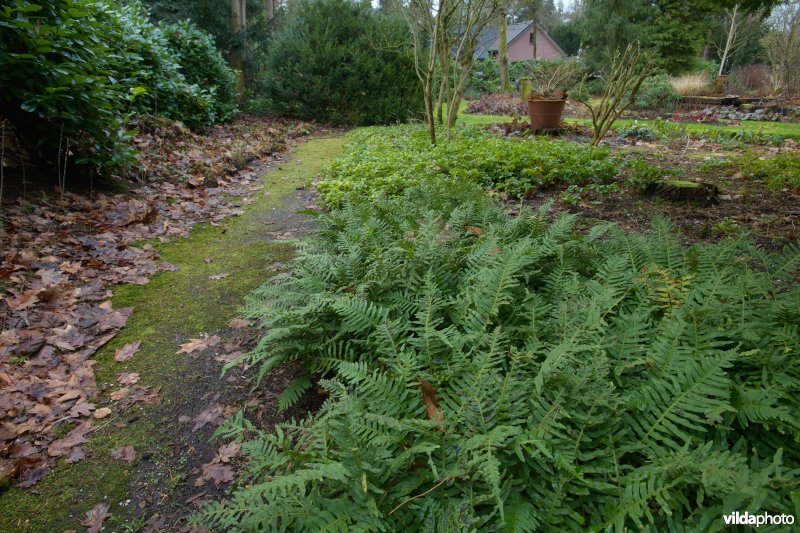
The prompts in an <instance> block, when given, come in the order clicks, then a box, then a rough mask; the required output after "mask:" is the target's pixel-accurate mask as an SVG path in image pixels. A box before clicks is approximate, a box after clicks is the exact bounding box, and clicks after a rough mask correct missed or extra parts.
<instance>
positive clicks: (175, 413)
mask: <svg viewBox="0 0 800 533" xmlns="http://www.w3.org/2000/svg"><path fill="white" fill-rule="evenodd" d="M343 142H344V141H343V137H342V136H333V137H318V138H314V139H311V140H309V141H308V142H306V143H303V144H300V145H299V146H298V147H297V149H296V150H295V151H294V152H293V153H292V154H290V156H289V157H290V160H289V161H288V162H286V163H284V164H281V165H279V166H278V167H277V168H273V169H271V170H268V171H267V172H266V173H265V174H264V177H263V189H262V190H261V191H259V192H258V193H255V194H254V196H253V197H252V199H253V200H254V201H253V202H252V203H250V204H249V205H247V206H246V209H245V214H244V215H242V216H240V217H235V218H230V219H228V220H226V221H225V223H223V224H221V225H219V226H211V225H200V226H197V227H196V228H195V229H194V231H193V232H192V234H191V236H190V237H188V238H185V239H179V240H176V241H174V242H171V243H168V244H165V245H157V246H158V247H159V249H160V251H161V255H162V259H163V260H164V261H167V262H169V263H172V264H174V265H177V266H178V270H176V271H174V272H165V273H162V274H159V275H157V276H155V277H154V278H153V279H152V280H151V281H150V283H149V284H148V285H144V286H135V285H122V286H117V287H115V288H114V298H113V303H114V307H115V308H118V307H127V306H130V307H134V309H135V310H134V313H133V315H132V316H131V318H130V320H129V321H128V324H127V326H126V327H125V329H124V330H123V331H122V332H121V333H120V334H119V335H118V336H117V337H116V338H115V339H114V341H113V342H112V343H110V344H109V345H107V346H106V347H105V348H104V349H103V350H102V351H101V352H100V353H98V354H97V361H98V364H97V366H96V367H95V371H96V377H97V381H98V384H99V385H100V386H101V387H105V389H106V392H110V391H113V390H115V389H118V388H119V385H117V384H116V377H117V374H118V373H119V372H136V373H139V374H140V376H141V378H140V381H139V384H144V385H147V386H149V387H151V388H152V389H159V392H160V394H161V396H162V401H161V403H160V404H158V405H148V404H143V403H137V404H134V405H133V406H132V407H130V408H129V409H128V410H127V411H125V412H123V413H114V415H112V416H110V417H109V419H108V422H106V421H105V420H103V421H97V423H96V424H95V425H96V426H103V427H102V429H100V430H99V431H96V432H95V433H94V434H93V435H92V436H91V438H90V440H89V443H88V444H87V445H85V449H86V451H87V456H88V457H87V458H86V459H85V460H83V461H81V462H79V463H76V464H72V465H65V464H63V463H60V464H59V466H58V467H57V468H56V469H54V471H52V472H51V473H50V474H49V475H48V476H46V477H45V478H44V479H43V480H42V481H41V482H39V483H38V484H37V485H36V486H34V487H33V488H31V489H28V490H20V489H10V490H8V491H6V492H5V493H3V494H2V496H0V531H4V532H5V531H47V532H51V531H64V530H70V529H74V530H80V529H82V527H81V526H80V521H81V520H82V519H84V517H85V514H86V512H87V511H88V510H89V509H91V508H92V507H94V506H95V505H96V504H98V503H101V502H106V503H109V504H110V505H111V510H110V512H111V515H112V516H111V517H110V518H109V520H107V521H106V523H105V530H106V531H136V530H139V529H141V528H143V526H144V524H145V517H146V515H149V514H152V512H153V509H155V510H157V511H158V512H159V513H162V514H166V515H167V516H166V519H174V517H175V516H177V517H179V518H185V516H187V515H188V514H189V513H190V512H191V506H190V505H188V504H187V503H186V501H185V495H186V494H193V493H197V492H198V491H199V490H200V489H196V488H194V481H195V479H196V478H197V475H194V476H193V475H191V471H192V469H193V468H196V467H197V466H199V465H200V464H202V462H205V461H208V459H209V457H210V455H209V453H208V452H209V450H211V446H210V445H209V444H208V438H209V437H210V435H211V433H212V431H213V429H212V428H211V427H210V426H206V427H205V428H203V429H202V430H200V431H197V432H193V431H192V424H191V423H188V424H187V423H185V422H184V423H181V422H179V421H178V418H179V417H183V418H184V421H185V420H186V419H187V418H191V419H193V418H194V417H196V416H197V415H198V414H199V413H200V412H202V411H203V410H204V409H206V408H207V407H208V406H209V405H210V404H211V403H214V402H219V403H226V405H227V406H228V407H230V408H234V407H236V408H238V407H239V406H240V405H241V404H239V405H236V402H237V401H239V402H242V401H244V399H246V391H247V390H249V384H247V383H246V382H244V381H243V380H233V379H231V378H230V377H221V376H220V367H221V363H219V362H217V361H215V360H214V359H213V357H212V356H208V355H206V356H201V357H196V358H193V357H191V356H187V355H186V354H182V355H176V352H177V351H178V349H179V345H180V344H182V343H185V342H187V341H188V340H189V339H190V338H197V337H200V335H201V334H204V333H205V334H214V333H219V332H223V331H225V330H226V329H227V326H226V325H227V323H228V321H229V320H230V319H231V318H235V317H236V316H237V310H238V309H239V307H240V305H241V304H242V302H243V300H244V298H245V296H246V295H247V294H248V292H250V291H251V290H252V289H254V288H255V287H257V286H258V285H259V284H261V283H263V282H264V281H265V280H267V279H268V278H269V277H270V276H272V275H274V274H275V273H277V272H278V271H279V270H280V266H281V265H282V264H283V263H284V262H285V261H286V260H287V259H288V258H290V257H291V255H292V251H293V249H292V246H291V245H290V244H287V243H285V242H283V243H282V242H279V241H280V240H281V238H286V237H291V236H296V235H298V234H299V233H301V232H303V231H304V230H306V229H307V228H308V225H309V220H308V218H307V217H304V216H303V215H301V214H298V213H297V211H298V210H301V209H303V205H304V203H305V202H306V200H307V199H308V197H309V193H308V191H306V190H305V189H306V188H307V187H306V186H308V185H309V184H310V183H311V181H312V180H313V178H314V177H315V176H317V175H318V174H319V172H320V169H321V166H322V165H323V164H324V163H325V162H326V161H328V160H329V159H330V158H331V157H333V156H335V155H336V154H337V153H338V151H339V150H340V149H341V146H342V144H343ZM154 245H155V244H154ZM218 274H227V277H224V278H222V279H216V280H213V279H210V276H213V275H218ZM134 341H141V342H142V345H141V351H140V352H139V353H137V354H136V355H135V356H134V357H133V358H132V359H131V360H129V361H127V362H125V363H118V362H115V361H114V359H113V355H114V351H115V349H117V348H120V347H122V346H123V345H125V344H127V343H130V342H134ZM273 383H274V381H273ZM279 392H280V391H276V394H275V395H274V396H275V397H277V393H279ZM270 408H272V409H273V411H274V406H267V409H270ZM103 422H106V423H105V424H103ZM126 445H132V446H134V448H135V450H136V460H135V461H134V462H133V463H132V464H128V463H126V462H123V461H119V460H115V459H112V458H111V457H110V455H109V454H110V452H111V450H114V449H115V448H118V447H121V446H126ZM211 455H213V453H211ZM214 492H215V489H214V487H213V485H211V486H210V487H209V489H208V493H209V496H210V497H213V496H215V494H214ZM165 510H167V511H166V512H164V511H165ZM170 510H171V511H172V512H170ZM170 515H172V516H170ZM174 525H177V524H174V523H170V522H168V523H165V524H164V526H165V527H166V528H167V529H170V528H171V527H172V526H174Z"/></svg>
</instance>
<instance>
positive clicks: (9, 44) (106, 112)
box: [0, 0, 134, 166]
mask: <svg viewBox="0 0 800 533" xmlns="http://www.w3.org/2000/svg"><path fill="white" fill-rule="evenodd" d="M124 37H125V33H124V31H123V29H122V26H121V24H120V22H119V14H118V12H116V11H114V10H113V9H111V8H110V7H109V5H108V4H107V3H106V2H103V1H89V0H63V1H62V0H59V1H56V0H50V1H41V2H28V1H25V0H17V1H15V2H13V3H10V4H6V5H4V6H3V7H2V8H0V86H2V87H3V90H2V91H0V103H2V107H3V110H4V113H6V114H7V115H8V118H9V119H10V120H11V121H12V122H13V123H14V125H15V127H16V129H17V131H18V132H19V133H20V135H21V137H22V139H23V141H25V142H26V144H27V145H28V149H29V151H31V152H32V153H41V154H44V157H45V158H46V159H49V160H51V161H53V160H55V159H56V158H59V157H63V155H62V154H61V150H60V148H62V147H64V146H66V145H69V149H70V150H71V151H73V152H74V153H75V154H77V158H78V161H79V162H83V163H89V164H93V165H97V166H110V165H114V164H116V163H120V162H122V161H130V160H131V159H132V158H133V151H132V150H131V149H130V148H129V147H127V146H126V145H125V143H124V135H125V120H126V117H127V114H128V112H129V111H130V107H131V92H130V91H131V89H132V88H133V87H134V85H133V84H131V83H129V82H128V80H126V79H123V78H122V77H121V76H115V74H117V73H118V72H119V70H120V68H119V67H120V62H121V61H122V59H121V58H119V57H118V55H117V53H116V52H117V51H118V50H117V48H116V47H117V46H118V45H119V43H120V42H122V41H123V40H124Z"/></svg>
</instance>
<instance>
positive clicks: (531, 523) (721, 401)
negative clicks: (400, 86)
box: [202, 181, 800, 531]
mask: <svg viewBox="0 0 800 533" xmlns="http://www.w3.org/2000/svg"><path fill="white" fill-rule="evenodd" d="M574 224H575V219H574V218H573V217H572V216H570V215H564V216H560V217H558V218H556V219H555V220H552V221H551V220H550V219H549V217H548V215H547V208H546V207H545V208H542V209H540V210H538V211H531V210H528V209H522V210H521V211H520V212H519V213H518V215H517V216H509V215H508V214H507V208H505V207H502V206H498V205H495V204H494V203H493V202H492V201H490V200H488V199H487V197H486V196H485V195H483V194H482V193H481V191H480V190H477V189H473V188H472V186H467V185H463V184H462V185H458V184H454V183H447V182H444V181H434V182H429V183H426V184H424V185H422V186H421V188H419V187H411V188H409V189H407V190H406V191H405V192H404V194H403V195H402V196H399V197H383V198H380V199H377V200H375V199H364V198H361V199H357V200H354V201H352V202H348V203H347V205H346V207H345V208H343V209H341V210H335V211H333V212H331V213H330V214H328V215H325V216H323V217H322V220H321V223H320V227H319V228H320V229H319V234H318V238H317V239H316V240H314V241H313V242H311V243H307V244H305V245H304V246H303V247H302V248H301V249H300V254H299V257H298V258H297V259H296V260H295V261H294V262H293V264H292V268H291V272H290V273H289V274H288V275H286V276H284V277H283V278H280V282H279V283H277V284H274V283H273V284H267V285H265V286H264V287H262V288H261V289H259V290H258V291H257V292H256V293H255V295H254V297H253V299H252V301H251V302H250V304H249V316H250V317H251V318H254V319H258V320H261V321H262V323H263V324H264V326H266V328H267V333H266V335H265V336H264V337H263V339H262V340H261V342H260V344H259V345H258V347H257V348H256V349H255V351H254V352H252V353H251V354H250V355H249V356H247V358H248V360H249V362H250V363H254V364H255V365H259V366H260V368H261V371H262V374H263V373H264V372H267V371H268V370H269V369H271V368H274V367H275V365H277V364H279V363H280V362H283V361H286V360H293V359H300V360H301V361H302V362H303V363H304V364H305V365H306V367H307V369H308V372H309V374H308V376H309V377H306V378H301V379H299V380H296V381H295V382H294V383H293V384H292V385H291V386H290V387H289V388H288V389H287V390H286V391H285V392H284V394H283V397H282V399H281V401H282V404H283V405H284V406H285V405H289V404H291V403H292V402H293V401H294V400H296V399H297V398H298V397H299V396H300V395H301V394H302V392H303V391H304V390H306V389H308V388H309V387H310V386H311V384H312V380H311V376H312V375H321V376H322V377H323V379H322V380H321V381H320V384H321V386H322V387H324V388H325V389H326V390H328V391H329V393H330V396H329V398H328V399H327V400H326V402H325V404H324V405H323V407H322V409H321V410H320V411H319V412H318V413H317V414H316V415H314V416H313V417H312V418H311V419H310V420H306V421H300V422H292V423H287V424H282V425H279V426H278V427H277V428H276V429H275V430H274V432H271V433H268V432H264V431H261V430H259V429H258V428H255V427H253V426H252V425H251V424H250V423H249V422H247V421H246V420H245V419H244V418H243V417H241V416H238V417H236V418H235V419H234V420H233V421H231V422H229V423H228V424H226V425H225V426H224V427H223V429H222V430H221V432H222V434H224V435H226V436H229V437H233V436H237V437H238V438H240V439H242V440H244V441H245V443H244V446H243V449H244V450H245V451H246V454H247V455H248V456H249V468H250V476H251V478H250V479H249V480H248V482H247V483H246V484H243V485H242V487H241V488H239V489H238V490H236V491H235V492H234V493H233V495H232V497H231V498H230V499H229V500H228V501H227V502H226V503H222V504H220V503H215V504H212V505H210V506H207V507H206V508H205V509H204V510H203V513H202V519H204V520H205V521H206V522H207V523H208V524H209V525H210V526H212V527H215V528H217V529H219V530H259V531H263V530H276V529H289V530H308V531H321V530H334V531H422V530H430V531H472V530H490V531H492V530H503V531H534V530H537V531H584V530H589V531H600V530H617V531H623V530H634V529H636V530H642V531H645V530H647V531H666V530H675V531H681V530H687V531H705V530H708V529H711V528H718V529H721V527H722V515H723V514H724V513H729V512H732V511H735V510H738V511H742V512H744V511H750V512H751V513H753V512H763V511H769V512H771V513H778V514H779V513H792V512H795V513H796V510H795V505H794V502H795V501H796V496H797V492H796V490H797V489H796V487H797V484H798V480H800V477H798V474H799V473H800V470H798V467H799V466H800V465H799V464H798V460H799V459H800V457H798V453H797V452H798V446H797V440H798V436H800V431H799V430H800V427H798V421H797V417H796V415H795V413H796V412H797V409H798V407H800V406H798V398H800V396H799V395H798V393H799V392H800V375H798V372H799V371H800V357H799V356H800V345H799V344H798V342H797V338H798V333H800V312H799V311H798V310H800V290H798V289H797V288H793V289H790V288H789V287H790V286H791V283H792V280H793V279H794V276H796V273H797V270H798V266H799V265H800V248H798V247H794V248H793V249H791V250H787V252H786V253H785V254H781V255H769V254H767V253H765V252H763V251H760V250H758V249H756V248H754V247H752V246H750V245H748V244H747V243H745V242H743V241H725V242H724V243H721V244H717V245H698V246H694V247H691V248H684V247H683V246H682V245H681V244H680V243H679V241H678V239H677V237H676V236H675V235H674V234H673V233H672V231H671V228H670V227H669V225H668V223H666V222H665V221H664V220H657V221H656V222H655V223H654V224H653V228H652V231H651V232H650V233H648V234H646V235H637V236H632V235H628V234H625V233H623V232H622V231H620V230H618V229H616V228H615V227H614V226H610V225H602V226H598V227H595V228H594V229H592V230H591V231H589V232H588V234H584V235H580V234H577V233H576V232H575V231H574V229H573V226H574ZM756 265H757V267H756Z"/></svg>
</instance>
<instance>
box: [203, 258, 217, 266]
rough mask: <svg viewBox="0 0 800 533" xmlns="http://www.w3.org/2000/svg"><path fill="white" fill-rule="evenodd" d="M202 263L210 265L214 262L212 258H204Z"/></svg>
mask: <svg viewBox="0 0 800 533" xmlns="http://www.w3.org/2000/svg"><path fill="white" fill-rule="evenodd" d="M203 261H205V263H206V264H211V263H213V262H214V258H213V257H206V258H204V259H203Z"/></svg>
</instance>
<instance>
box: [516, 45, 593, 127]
mask: <svg viewBox="0 0 800 533" xmlns="http://www.w3.org/2000/svg"><path fill="white" fill-rule="evenodd" d="M536 67H537V68H535V70H534V71H533V72H532V73H531V75H530V76H529V77H528V78H527V79H526V83H525V84H526V85H528V87H530V89H529V91H525V92H526V93H527V94H526V95H524V96H525V97H526V100H527V101H528V112H529V114H530V117H531V129H532V130H533V131H543V130H553V129H558V128H559V127H560V125H561V117H562V115H563V114H564V106H565V105H566V103H567V90H568V89H569V88H570V87H571V86H572V85H573V84H574V83H575V81H576V78H577V77H578V76H579V74H580V70H581V69H580V65H578V63H576V62H575V61H570V60H560V61H547V62H545V61H542V62H540V63H538V64H537V66H536Z"/></svg>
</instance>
